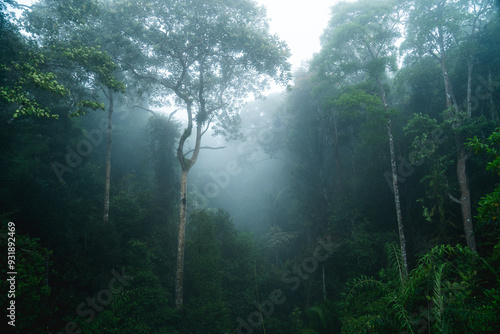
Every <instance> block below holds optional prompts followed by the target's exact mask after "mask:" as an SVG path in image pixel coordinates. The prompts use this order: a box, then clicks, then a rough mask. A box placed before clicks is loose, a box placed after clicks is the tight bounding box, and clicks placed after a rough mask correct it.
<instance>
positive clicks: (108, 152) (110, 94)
mask: <svg viewBox="0 0 500 334" xmlns="http://www.w3.org/2000/svg"><path fill="white" fill-rule="evenodd" d="M108 99H109V108H108V133H107V145H106V178H105V184H104V217H103V221H104V224H106V223H107V222H108V221H109V191H110V184H111V131H112V124H111V117H112V115H113V108H114V105H113V90H112V89H111V88H109V89H108Z"/></svg>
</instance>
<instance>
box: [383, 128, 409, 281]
mask: <svg viewBox="0 0 500 334" xmlns="http://www.w3.org/2000/svg"><path fill="white" fill-rule="evenodd" d="M387 134H388V136H389V150H390V154H391V171H392V186H393V188H394V203H395V204H396V218H397V221H398V232H399V244H400V246H401V257H402V259H403V269H404V274H405V277H406V276H408V260H407V255H406V238H405V232H404V227H403V216H402V214H401V203H400V201H399V185H398V174H397V168H396V157H395V156H396V154H395V151H394V138H393V137H392V130H391V120H390V119H389V120H388V121H387Z"/></svg>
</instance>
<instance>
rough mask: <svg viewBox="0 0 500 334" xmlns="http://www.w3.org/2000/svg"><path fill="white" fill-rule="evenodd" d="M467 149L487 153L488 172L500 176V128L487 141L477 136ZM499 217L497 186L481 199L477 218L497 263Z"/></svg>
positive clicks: (468, 143) (499, 230)
mask: <svg viewBox="0 0 500 334" xmlns="http://www.w3.org/2000/svg"><path fill="white" fill-rule="evenodd" d="M466 147H467V148H469V149H471V150H473V151H475V152H476V154H480V153H485V154H486V155H487V156H488V158H489V161H488V162H487V164H486V170H488V171H490V172H492V173H494V174H498V175H500V128H497V129H496V130H495V131H494V132H493V133H492V134H491V135H490V136H489V137H488V138H487V139H486V140H485V141H481V140H480V139H479V138H477V136H475V137H474V138H472V139H469V140H468V142H467V144H466ZM499 215H500V185H499V184H497V185H496V187H495V189H494V190H493V191H492V192H491V193H489V194H486V195H484V196H483V197H481V200H480V201H479V205H478V208H477V215H476V217H475V218H476V219H477V220H478V223H477V229H478V233H479V234H480V235H482V236H483V237H484V238H485V241H486V242H485V243H484V247H485V249H487V250H488V253H489V254H490V255H491V256H492V257H493V261H494V262H495V263H498V261H499V260H500V237H499V232H500V229H499V227H498V219H500V216H499ZM493 240H495V241H493ZM491 246H493V249H491Z"/></svg>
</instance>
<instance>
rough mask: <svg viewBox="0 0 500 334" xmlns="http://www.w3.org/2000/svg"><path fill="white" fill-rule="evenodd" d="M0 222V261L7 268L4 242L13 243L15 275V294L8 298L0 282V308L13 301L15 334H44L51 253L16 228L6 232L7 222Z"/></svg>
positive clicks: (6, 290)
mask: <svg viewBox="0 0 500 334" xmlns="http://www.w3.org/2000/svg"><path fill="white" fill-rule="evenodd" d="M1 221H2V226H1V231H0V236H1V238H0V240H1V244H2V249H3V250H4V255H2V259H3V260H4V263H5V266H7V243H8V242H13V244H14V245H15V246H14V248H15V254H14V256H15V260H14V261H15V262H14V267H15V269H14V270H13V271H15V272H17V274H16V275H15V294H14V296H11V297H9V298H8V293H7V292H8V291H9V290H10V289H9V282H8V281H7V280H6V279H4V280H2V282H1V284H0V287H1V288H2V291H4V293H3V294H2V296H1V297H0V301H1V303H2V305H10V304H9V303H10V301H11V300H13V301H14V302H15V325H16V326H15V331H14V332H15V333H40V334H41V333H45V331H44V327H45V324H46V321H47V317H48V316H49V312H50V299H49V297H50V295H51V288H50V285H49V276H50V274H51V273H52V267H51V265H52V259H51V256H52V251H50V250H48V249H47V248H45V247H43V246H41V244H40V240H38V239H35V238H31V237H29V236H27V235H25V234H22V233H21V232H20V231H19V229H18V227H17V228H15V229H14V231H15V232H14V233H12V232H11V233H9V231H11V230H9V229H8V228H7V226H8V222H9V220H7V219H6V218H5V217H2V218H1ZM9 226H10V225H9ZM9 247H10V246H9ZM11 271H12V270H11ZM7 278H8V277H7ZM7 319H8V318H7ZM6 321H7V320H6ZM9 321H10V319H9Z"/></svg>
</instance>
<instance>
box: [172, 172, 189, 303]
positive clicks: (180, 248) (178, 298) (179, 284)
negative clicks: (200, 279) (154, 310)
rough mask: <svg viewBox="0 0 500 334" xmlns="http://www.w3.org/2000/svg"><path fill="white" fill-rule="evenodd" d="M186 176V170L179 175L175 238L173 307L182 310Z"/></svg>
mask: <svg viewBox="0 0 500 334" xmlns="http://www.w3.org/2000/svg"><path fill="white" fill-rule="evenodd" d="M187 174H188V170H184V169H183V170H182V173H181V199H180V214H179V236H178V238H177V274H176V277H175V306H176V307H177V308H178V309H180V308H182V302H183V300H182V299H183V290H184V284H183V281H184V244H185V235H186V209H187V205H186V201H187Z"/></svg>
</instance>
